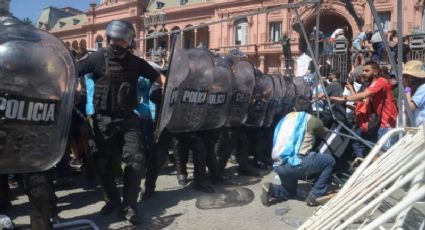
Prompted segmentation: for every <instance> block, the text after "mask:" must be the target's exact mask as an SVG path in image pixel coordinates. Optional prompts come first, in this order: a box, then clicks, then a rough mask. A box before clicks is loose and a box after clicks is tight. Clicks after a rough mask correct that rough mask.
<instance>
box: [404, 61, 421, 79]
mask: <svg viewBox="0 0 425 230" xmlns="http://www.w3.org/2000/svg"><path fill="white" fill-rule="evenodd" d="M403 74H407V75H410V76H413V77H417V78H425V71H424V65H423V63H422V62H421V61H418V60H413V61H408V62H407V63H406V64H405V65H404V67H403Z"/></svg>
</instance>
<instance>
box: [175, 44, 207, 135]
mask: <svg viewBox="0 0 425 230" xmlns="http://www.w3.org/2000/svg"><path fill="white" fill-rule="evenodd" d="M186 52H187V57H188V60H189V75H188V76H187V77H186V78H185V79H184V80H183V82H182V83H181V85H180V86H179V87H178V95H177V97H176V99H177V100H176V101H175V107H174V111H173V113H172V115H171V119H170V121H169V122H168V124H167V128H168V130H169V131H170V132H190V131H198V130H201V128H202V126H203V124H204V121H205V118H206V117H207V112H208V106H207V100H208V94H209V89H210V87H211V85H213V83H214V60H213V59H212V57H211V55H210V53H209V51H208V50H205V49H190V50H187V51H186ZM180 68H184V67H183V66H180ZM171 77H172V76H171Z"/></svg>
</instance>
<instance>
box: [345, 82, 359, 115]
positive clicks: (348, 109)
mask: <svg viewBox="0 0 425 230" xmlns="http://www.w3.org/2000/svg"><path fill="white" fill-rule="evenodd" d="M361 87H362V84H360V83H357V82H354V91H356V92H359V90H360V88H361ZM342 96H351V92H350V90H348V89H347V87H344V92H342ZM355 103H356V102H354V101H347V102H346V104H347V105H354V104H355ZM345 112H346V113H347V114H349V113H352V112H354V111H353V110H351V109H350V108H348V106H347V108H346V109H345Z"/></svg>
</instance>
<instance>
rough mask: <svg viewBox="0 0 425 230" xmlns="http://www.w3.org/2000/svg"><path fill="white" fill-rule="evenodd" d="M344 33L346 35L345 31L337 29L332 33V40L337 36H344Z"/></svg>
mask: <svg viewBox="0 0 425 230" xmlns="http://www.w3.org/2000/svg"><path fill="white" fill-rule="evenodd" d="M343 33H344V30H343V29H341V28H339V29H336V30H335V31H334V32H333V33H332V35H331V38H332V39H335V38H336V35H337V34H343Z"/></svg>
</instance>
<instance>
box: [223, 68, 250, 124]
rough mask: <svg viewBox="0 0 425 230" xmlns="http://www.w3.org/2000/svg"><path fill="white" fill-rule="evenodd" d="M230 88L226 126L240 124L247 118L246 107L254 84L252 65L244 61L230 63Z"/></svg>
mask: <svg viewBox="0 0 425 230" xmlns="http://www.w3.org/2000/svg"><path fill="white" fill-rule="evenodd" d="M232 72H233V77H232V88H231V97H230V101H229V107H228V112H227V122H226V126H228V127H230V126H232V127H233V126H240V125H242V124H243V123H245V121H246V119H247V118H248V109H249V104H250V101H251V96H252V91H253V89H254V85H255V74H254V66H252V64H251V63H249V62H246V61H238V62H236V63H235V64H233V65H232Z"/></svg>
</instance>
